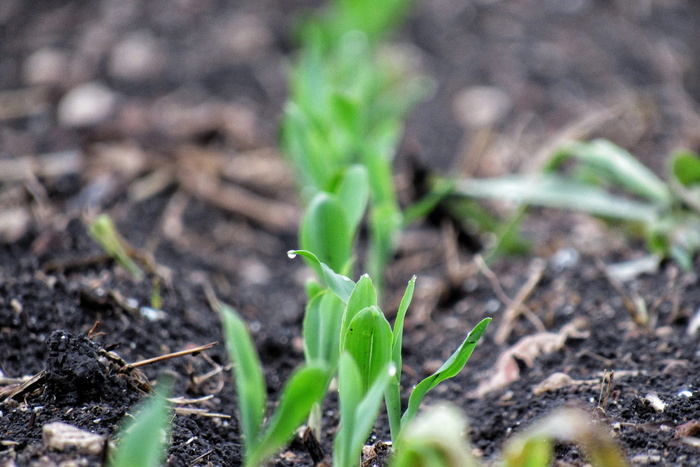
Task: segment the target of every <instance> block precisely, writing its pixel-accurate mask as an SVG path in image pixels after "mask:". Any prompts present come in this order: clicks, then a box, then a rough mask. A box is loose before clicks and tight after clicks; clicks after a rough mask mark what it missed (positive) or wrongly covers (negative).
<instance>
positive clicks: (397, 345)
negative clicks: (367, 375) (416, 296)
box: [391, 276, 416, 379]
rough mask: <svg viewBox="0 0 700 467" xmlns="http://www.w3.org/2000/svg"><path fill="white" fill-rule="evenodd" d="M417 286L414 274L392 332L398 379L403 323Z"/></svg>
mask: <svg viewBox="0 0 700 467" xmlns="http://www.w3.org/2000/svg"><path fill="white" fill-rule="evenodd" d="M415 288H416V276H413V277H412V278H411V280H410V281H408V285H407V286H406V291H405V292H404V293H403V297H402V298H401V303H400V304H399V310H398V311H397V312H396V319H395V320H394V331H393V333H392V343H391V359H392V361H393V362H394V365H396V375H397V379H399V378H400V377H401V365H402V361H401V346H402V343H403V323H404V320H405V319H406V312H407V311H408V307H409V306H410V305H411V300H413V291H414V290H415Z"/></svg>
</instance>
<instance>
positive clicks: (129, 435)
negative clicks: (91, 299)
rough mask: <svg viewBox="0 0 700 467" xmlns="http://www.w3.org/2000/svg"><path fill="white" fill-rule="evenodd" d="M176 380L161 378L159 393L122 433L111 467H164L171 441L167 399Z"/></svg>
mask: <svg viewBox="0 0 700 467" xmlns="http://www.w3.org/2000/svg"><path fill="white" fill-rule="evenodd" d="M173 384H174V378H172V377H161V378H160V379H159V381H158V386H157V388H158V390H157V391H156V393H154V394H152V395H151V396H150V397H149V398H147V399H146V400H145V401H144V402H143V403H141V407H140V410H139V413H138V414H137V415H136V417H135V418H134V419H133V420H131V421H130V422H129V423H126V424H125V425H124V427H123V428H122V429H121V430H120V435H119V436H118V437H119V438H121V440H120V441H119V446H118V448H117V450H116V452H115V453H114V455H113V457H112V458H111V459H110V461H109V463H108V465H109V466H110V467H159V466H161V465H163V461H164V460H165V454H166V446H167V443H168V438H169V437H170V430H169V425H170V423H169V417H170V414H169V410H168V400H167V397H168V395H169V394H170V392H171V391H172V388H173Z"/></svg>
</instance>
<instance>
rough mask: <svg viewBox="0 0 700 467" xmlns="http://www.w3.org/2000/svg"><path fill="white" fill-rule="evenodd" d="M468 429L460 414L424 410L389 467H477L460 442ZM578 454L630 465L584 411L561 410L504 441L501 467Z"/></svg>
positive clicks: (531, 465)
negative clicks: (565, 451)
mask: <svg viewBox="0 0 700 467" xmlns="http://www.w3.org/2000/svg"><path fill="white" fill-rule="evenodd" d="M466 431H467V424H466V421H465V419H464V417H463V416H462V415H461V413H460V411H459V409H458V408H456V407H454V406H444V405H443V406H437V407H433V408H429V409H427V410H426V411H425V412H424V413H422V414H421V415H419V416H418V417H417V418H416V419H415V420H414V421H413V422H412V423H411V424H409V425H408V426H407V427H406V429H405V430H404V431H403V432H402V434H401V436H400V437H399V439H398V440H397V449H396V455H395V457H394V458H393V460H392V461H391V462H390V466H391V467H476V466H478V465H480V463H479V462H478V461H477V460H476V459H475V458H474V457H473V456H472V455H471V452H470V451H471V447H470V446H469V444H468V443H467V442H466V441H465V439H464V437H465V434H466ZM561 443H570V444H575V445H578V446H580V447H581V448H582V450H583V453H584V454H585V456H586V459H587V461H588V462H589V463H590V465H592V466H594V467H625V466H627V465H629V463H628V462H627V460H626V459H625V456H624V455H623V453H622V452H621V451H620V448H619V447H618V445H617V443H616V442H615V440H614V438H613V437H612V436H611V434H610V432H609V429H606V428H605V427H604V426H603V425H602V424H599V423H597V422H595V421H594V420H592V419H591V417H590V416H589V415H588V414H587V413H586V412H584V411H582V410H579V409H573V408H563V409H558V410H556V411H554V412H553V413H552V414H550V415H548V416H545V417H544V418H542V419H540V420H538V421H536V422H535V423H534V424H533V425H532V427H530V428H528V429H526V430H524V431H523V432H522V433H520V434H517V435H515V436H514V437H512V438H511V439H510V440H508V441H506V444H505V447H504V448H503V451H502V454H501V458H500V459H499V460H497V461H496V462H495V463H490V464H484V465H496V466H501V467H542V466H547V465H552V461H553V459H554V448H555V446H556V445H557V444H561Z"/></svg>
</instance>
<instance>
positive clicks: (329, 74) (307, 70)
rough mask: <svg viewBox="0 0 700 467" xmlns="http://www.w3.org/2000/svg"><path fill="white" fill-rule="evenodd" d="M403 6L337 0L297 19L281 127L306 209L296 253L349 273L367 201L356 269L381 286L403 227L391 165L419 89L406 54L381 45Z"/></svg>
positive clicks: (403, 2) (398, 0) (402, 2)
mask: <svg viewBox="0 0 700 467" xmlns="http://www.w3.org/2000/svg"><path fill="white" fill-rule="evenodd" d="M412 3H413V2H412V1H410V0H392V1H387V2H381V3H376V2H370V1H367V0H353V1H349V0H337V1H335V2H332V3H331V5H330V7H329V8H328V9H327V10H326V12H325V15H322V16H320V17H318V18H315V19H310V20H307V21H305V22H304V23H303V24H302V27H301V28H300V32H299V41H300V49H299V52H298V57H297V59H296V61H295V64H294V66H293V68H292V70H291V71H290V78H289V80H290V84H289V93H290V96H289V101H288V102H287V105H286V109H285V114H284V120H283V123H282V131H281V145H282V147H283V150H284V152H285V153H286V155H287V157H288V158H289V160H290V161H291V162H292V164H293V165H294V168H295V170H296V173H297V178H298V185H299V192H300V197H301V201H302V204H303V205H304V206H305V207H306V212H305V214H304V221H303V222H302V224H303V226H302V230H301V235H300V237H301V238H300V243H301V248H302V249H305V250H309V251H313V252H314V253H316V254H317V255H318V256H319V258H320V260H321V261H322V262H324V263H326V264H328V265H330V266H331V267H332V268H334V269H335V270H337V271H341V272H343V273H346V274H349V273H350V272H351V271H350V268H351V264H352V260H353V249H352V245H353V242H354V240H355V237H356V234H357V231H358V229H359V226H360V221H361V219H362V217H363V215H364V211H365V203H367V201H368V202H369V218H368V230H369V240H368V244H369V245H368V251H367V256H366V259H365V263H364V266H363V269H364V270H365V271H366V272H369V274H370V275H372V277H374V278H376V279H375V280H377V281H379V282H378V283H377V285H378V287H379V288H380V289H381V277H382V270H383V268H384V265H385V264H386V262H387V261H388V259H389V258H390V257H391V255H392V254H393V252H394V241H395V237H396V234H397V232H398V231H399V230H400V229H401V226H402V222H403V220H402V214H401V210H400V208H399V205H398V202H397V198H396V188H395V185H394V180H393V169H392V163H393V160H394V156H395V154H396V151H397V147H398V144H399V140H400V138H401V135H402V129H403V118H404V117H405V115H406V114H407V112H408V111H409V110H410V109H411V108H412V107H413V105H414V104H415V103H416V102H417V101H418V100H419V99H420V98H421V97H423V96H424V95H425V94H426V92H427V89H428V87H427V81H426V79H425V78H423V77H421V76H419V75H417V74H416V71H415V69H414V67H413V66H412V63H411V61H410V59H409V58H408V57H407V55H406V54H402V53H400V51H399V50H398V49H396V48H393V49H390V48H388V46H387V45H386V44H385V43H384V42H383V39H384V38H385V37H386V36H387V35H388V34H389V33H390V32H391V30H392V27H393V26H395V25H397V24H399V23H400V21H401V19H403V18H404V17H405V15H406V14H407V12H408V10H409V7H410V6H411V4H412ZM367 187H368V190H367ZM334 199H335V200H338V201H340V203H339V205H336V203H335V202H334ZM309 224H313V225H314V227H313V228H308V226H309ZM310 230H313V231H316V232H317V233H316V234H315V235H309V234H308V232H309V231H310Z"/></svg>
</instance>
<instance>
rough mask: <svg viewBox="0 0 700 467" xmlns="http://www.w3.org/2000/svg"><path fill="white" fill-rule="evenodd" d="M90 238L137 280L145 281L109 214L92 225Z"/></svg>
mask: <svg viewBox="0 0 700 467" xmlns="http://www.w3.org/2000/svg"><path fill="white" fill-rule="evenodd" d="M88 232H89V233H90V236H91V237H92V238H93V239H94V240H95V241H96V242H97V243H99V244H100V246H101V247H102V249H103V250H105V252H107V254H108V255H109V256H111V257H112V258H114V259H115V260H116V261H117V263H119V265H120V266H121V267H123V268H124V269H126V270H127V272H128V273H129V274H131V275H132V276H134V277H135V278H136V279H137V280H141V279H143V271H142V270H141V268H140V267H139V266H138V265H137V264H136V263H135V262H134V260H132V259H131V257H130V256H129V252H128V251H127V247H126V242H125V241H124V239H123V238H122V236H121V235H120V234H119V231H118V230H117V227H116V226H115V225H114V222H113V221H112V219H111V218H110V217H109V216H108V215H107V214H100V215H99V216H97V217H96V218H95V220H94V221H92V223H91V224H90V228H89V229H88Z"/></svg>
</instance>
